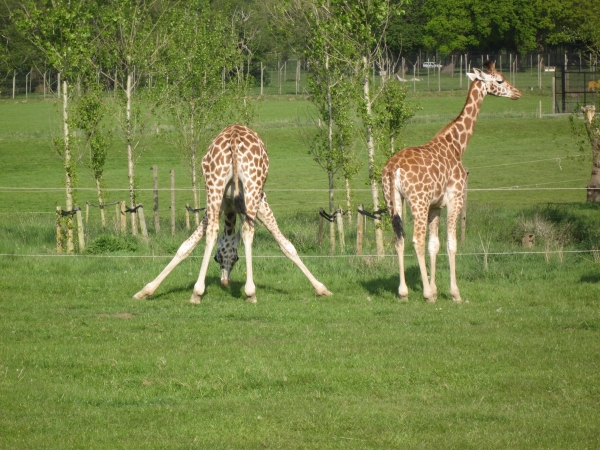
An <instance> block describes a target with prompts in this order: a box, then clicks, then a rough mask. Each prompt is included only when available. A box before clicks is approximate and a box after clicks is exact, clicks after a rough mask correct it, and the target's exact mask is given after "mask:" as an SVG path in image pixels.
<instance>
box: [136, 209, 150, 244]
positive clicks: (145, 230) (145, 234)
mask: <svg viewBox="0 0 600 450" xmlns="http://www.w3.org/2000/svg"><path fill="white" fill-rule="evenodd" d="M138 215H139V217H138V219H139V221H140V230H141V232H142V237H143V238H144V240H145V241H147V240H148V228H147V227H146V218H145V217H144V206H143V205H142V204H141V203H140V204H139V205H138Z"/></svg>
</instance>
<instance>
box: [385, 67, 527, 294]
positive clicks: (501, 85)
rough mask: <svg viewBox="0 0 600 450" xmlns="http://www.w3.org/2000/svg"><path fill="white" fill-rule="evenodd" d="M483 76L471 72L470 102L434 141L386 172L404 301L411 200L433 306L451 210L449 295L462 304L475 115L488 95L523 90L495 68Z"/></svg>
mask: <svg viewBox="0 0 600 450" xmlns="http://www.w3.org/2000/svg"><path fill="white" fill-rule="evenodd" d="M484 67H485V68H486V69H487V70H486V71H485V72H483V71H481V70H479V69H473V71H474V72H475V73H468V74H467V76H468V77H469V78H470V79H471V80H472V83H471V86H470V88H469V93H468V95H467V101H466V103H465V106H464V108H463V110H462V112H461V113H460V115H459V116H458V117H457V118H456V119H454V120H453V121H452V122H450V123H449V124H448V125H446V126H445V127H444V128H443V129H442V130H441V131H440V132H439V133H438V134H436V135H435V136H434V137H433V139H431V140H430V141H429V142H427V143H426V144H423V145H421V146H419V147H409V148H405V149H404V150H401V151H399V152H398V153H396V154H395V155H394V156H392V157H391V158H390V160H389V161H388V162H387V163H386V165H385V167H384V168H383V171H382V188H383V194H384V196H385V201H386V204H387V208H388V211H389V214H390V217H391V218H392V225H393V228H394V234H395V239H394V244H395V247H396V251H397V252H398V265H399V267H400V286H399V288H398V294H399V295H400V299H401V300H404V301H405V300H407V298H408V287H407V286H406V281H405V279H404V231H403V229H402V220H401V218H400V213H401V211H402V203H403V202H404V200H406V201H408V205H409V206H410V210H411V213H412V216H413V222H414V232H413V245H414V247H415V251H416V253H417V259H418V261H419V268H420V270H421V278H422V280H423V296H424V297H425V299H426V300H427V301H428V302H435V300H436V298H437V287H436V285H435V259H436V256H437V253H438V250H439V248H440V241H439V238H438V224H439V221H440V210H441V208H443V207H444V206H446V207H448V238H447V250H448V259H449V265H450V294H451V295H452V298H453V300H454V301H455V302H461V301H462V300H461V298H460V292H459V290H458V286H457V285H456V270H455V256H456V221H457V219H458V216H459V214H460V210H461V208H462V206H463V201H464V195H465V185H466V180H467V173H466V171H465V168H464V167H463V165H462V161H461V158H462V155H463V153H464V152H465V150H466V148H467V144H468V142H469V139H470V138H471V136H472V135H473V130H474V128H475V121H476V120H477V114H478V113H479V109H480V108H481V103H482V102H483V98H484V97H485V96H486V95H487V94H491V95H495V96H498V97H508V98H510V99H512V100H516V99H518V98H519V97H520V96H521V92H519V90H518V89H517V88H515V87H514V86H512V85H511V84H510V83H508V82H507V81H506V79H505V78H504V76H503V75H502V74H501V73H499V72H497V71H496V69H495V67H494V64H493V63H491V62H487V63H485V65H484ZM427 224H429V245H428V247H429V258H430V265H431V269H430V271H431V279H430V280H428V278H427V267H426V266H425V234H426V232H427Z"/></svg>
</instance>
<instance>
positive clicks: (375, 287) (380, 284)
mask: <svg viewBox="0 0 600 450" xmlns="http://www.w3.org/2000/svg"><path fill="white" fill-rule="evenodd" d="M404 276H405V278H406V285H407V286H408V290H409V292H423V287H422V285H421V272H420V270H419V267H418V266H411V267H407V268H406V269H405V271H404ZM399 283H400V278H399V274H398V273H395V274H394V275H393V276H391V277H387V278H373V279H370V280H367V281H361V284H362V286H363V288H365V289H366V291H367V292H368V293H369V294H371V295H377V294H381V293H383V292H391V293H392V294H394V295H398V285H399Z"/></svg>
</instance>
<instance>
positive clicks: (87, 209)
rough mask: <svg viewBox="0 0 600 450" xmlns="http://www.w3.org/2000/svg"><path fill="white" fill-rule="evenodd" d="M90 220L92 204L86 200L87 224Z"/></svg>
mask: <svg viewBox="0 0 600 450" xmlns="http://www.w3.org/2000/svg"><path fill="white" fill-rule="evenodd" d="M89 220H90V204H89V202H85V224H86V225H87V224H88V221H89Z"/></svg>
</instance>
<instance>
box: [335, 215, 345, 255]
mask: <svg viewBox="0 0 600 450" xmlns="http://www.w3.org/2000/svg"><path fill="white" fill-rule="evenodd" d="M338 208H339V209H338V213H337V214H336V215H335V220H336V222H337V229H338V236H339V238H340V250H341V251H342V252H344V251H345V250H346V241H345V239H344V218H343V217H342V205H338Z"/></svg>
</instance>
